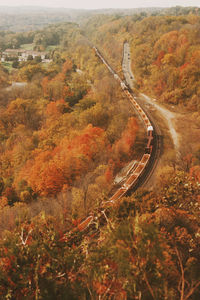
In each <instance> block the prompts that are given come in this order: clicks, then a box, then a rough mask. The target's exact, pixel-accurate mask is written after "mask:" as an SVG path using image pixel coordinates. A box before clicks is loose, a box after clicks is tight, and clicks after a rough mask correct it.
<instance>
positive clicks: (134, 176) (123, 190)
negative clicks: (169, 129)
mask: <svg viewBox="0 0 200 300" xmlns="http://www.w3.org/2000/svg"><path fill="white" fill-rule="evenodd" d="M93 49H94V51H95V53H96V55H97V56H98V57H99V58H100V59H101V61H102V62H103V63H104V64H105V66H106V67H107V68H108V70H109V71H110V73H111V74H112V75H113V76H114V78H115V80H117V81H118V82H119V84H120V86H121V88H122V90H123V92H124V94H125V96H126V97H127V98H128V99H129V101H130V103H131V104H132V106H133V108H134V110H135V111H136V112H137V114H138V116H139V117H140V119H141V120H142V121H143V124H144V127H145V129H146V134H147V144H146V147H145V149H144V154H143V156H142V158H141V160H140V161H137V162H136V163H135V165H134V169H133V170H132V171H131V172H130V173H129V175H128V176H127V177H126V180H125V182H124V183H123V184H122V185H121V186H120V187H119V188H118V189H117V191H116V192H115V193H114V194H113V195H112V196H111V197H110V199H109V200H108V201H106V202H105V203H103V205H102V209H103V210H102V213H103V212H104V209H105V208H106V207H109V206H110V205H112V204H114V203H115V202H117V200H119V199H120V198H121V197H122V196H124V195H125V194H127V192H128V191H129V190H130V189H132V188H133V187H134V186H135V185H136V184H137V183H138V180H139V179H140V178H141V176H142V175H143V173H144V171H145V170H146V169H147V167H148V164H149V162H150V159H151V156H152V151H153V147H154V138H155V137H154V127H153V124H152V123H151V121H150V119H149V118H148V116H147V114H146V113H145V111H144V110H143V109H142V108H141V106H140V105H139V104H138V102H137V101H136V99H135V98H134V96H132V94H131V93H130V91H129V88H128V86H127V85H126V83H125V82H124V81H123V80H122V79H121V78H120V77H119V75H118V74H116V73H115V72H114V70H113V69H112V68H111V66H110V65H109V64H108V63H107V61H106V60H105V59H104V57H103V56H102V54H101V53H100V51H99V50H98V49H97V48H96V47H95V46H94V47H93ZM93 222H94V216H93V215H92V214H91V215H89V216H88V217H87V218H85V219H84V220H82V222H80V224H79V225H78V226H77V227H76V228H75V229H74V230H73V232H76V231H79V232H82V231H85V230H86V229H88V228H89V227H90V226H91V224H93ZM68 237H69V235H67V236H66V235H64V236H63V238H62V239H61V240H62V241H67V240H68Z"/></svg>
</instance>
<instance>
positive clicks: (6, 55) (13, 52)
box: [1, 49, 51, 62]
mask: <svg viewBox="0 0 200 300" xmlns="http://www.w3.org/2000/svg"><path fill="white" fill-rule="evenodd" d="M47 54H48V53H47V52H38V51H32V50H23V49H6V50H5V51H4V52H2V53H1V61H6V60H12V58H15V57H17V58H18V61H27V60H28V58H29V57H33V59H34V58H36V57H38V56H39V57H41V60H42V62H50V61H51V60H50V59H47V58H46V57H47Z"/></svg>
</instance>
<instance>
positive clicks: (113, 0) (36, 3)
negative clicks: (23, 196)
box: [0, 0, 200, 9]
mask: <svg viewBox="0 0 200 300" xmlns="http://www.w3.org/2000/svg"><path fill="white" fill-rule="evenodd" d="M2 6H9V7H20V6H33V7H49V8H69V9H107V8H113V9H115V8H116V9H117V8H119V9H122V8H123V9H126V8H129V9H130V8H143V7H173V6H197V7H199V6H200V3H199V0H143V1H140V0H134V1H131V0H121V1H119V0H102V1H94V0H93V1H92V0H85V1H80V0H73V1H71V0H67V1H64V0H57V1H56V0H43V1H42V2H41V1H40V0H0V7H2Z"/></svg>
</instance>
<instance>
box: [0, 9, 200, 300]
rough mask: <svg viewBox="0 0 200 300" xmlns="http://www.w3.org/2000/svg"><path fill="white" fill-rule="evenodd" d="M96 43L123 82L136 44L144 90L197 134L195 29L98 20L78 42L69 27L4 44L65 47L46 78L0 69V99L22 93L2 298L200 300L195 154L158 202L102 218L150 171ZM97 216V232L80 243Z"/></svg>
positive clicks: (9, 161) (7, 188)
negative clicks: (125, 51) (125, 176)
mask: <svg viewBox="0 0 200 300" xmlns="http://www.w3.org/2000/svg"><path fill="white" fill-rule="evenodd" d="M181 11H182V10H181V9H178V8H177V9H176V12H177V14H179V13H181ZM189 11H191V10H189ZM192 12H194V11H193V10H192ZM86 36H87V37H89V39H91V40H92V41H93V42H94V43H95V45H97V46H99V47H100V49H101V50H102V52H103V53H104V54H105V56H106V58H107V59H108V60H109V62H111V64H112V66H113V67H114V68H115V70H116V71H117V72H118V73H119V74H122V73H121V55H122V48H123V42H124V41H125V40H126V39H127V40H129V41H130V44H131V51H132V56H133V71H134V73H135V76H136V88H137V89H140V90H143V91H147V92H148V93H149V94H151V95H154V96H156V97H158V98H159V100H160V101H163V102H167V103H169V104H179V103H180V104H184V105H186V107H187V108H189V109H192V110H193V111H194V112H195V114H196V115H195V116H196V117H195V118H196V122H197V123H198V117H199V107H200V106H199V51H200V50H199V49H200V48H199V36H200V35H199V17H198V16H196V15H186V16H185V15H184V16H162V17H160V16H151V17H146V14H144V13H143V14H138V15H132V16H128V17H122V16H116V15H115V16H109V15H98V16H95V17H93V18H91V19H90V20H87V22H86V23H85V25H84V27H82V28H81V29H80V27H79V26H77V25H76V24H72V23H67V24H58V25H51V26H48V27H47V28H45V29H42V30H37V31H34V32H33V31H32V32H26V33H15V34H13V33H12V32H10V33H9V34H8V35H7V36H6V34H5V33H4V32H1V34H0V37H1V41H2V43H4V44H3V46H2V47H7V46H8V45H10V46H12V45H14V47H16V48H17V47H19V46H20V45H21V44H23V43H34V45H35V47H36V49H37V50H45V49H46V47H47V46H49V45H54V46H55V45H56V46H58V47H57V49H54V51H52V53H51V57H52V61H51V62H50V63H49V64H47V65H43V64H42V63H40V62H39V61H37V60H30V61H27V62H23V63H21V64H20V65H19V67H18V69H16V70H15V71H14V72H12V73H11V74H8V72H6V71H5V69H4V68H3V67H1V69H0V84H1V86H2V87H5V86H6V85H8V83H9V81H12V80H17V81H18V80H19V81H23V82H24V83H25V84H24V86H23V87H21V88H12V89H10V90H9V89H8V90H7V89H2V93H1V96H0V100H1V102H0V142H1V143H0V237H1V239H0V297H1V298H2V299H144V300H149V299H156V300H157V299H173V300H175V299H181V300H186V299H192V300H196V299H198V297H199V292H200V272H199V268H198V265H199V260H200V257H199V247H200V239H199V238H200V233H199V200H200V192H199V191H200V188H199V187H200V183H199V182H200V150H199V145H196V149H195V151H193V152H192V151H191V153H187V154H186V155H182V157H181V162H179V164H177V162H176V161H175V160H173V159H171V160H169V161H168V162H167V164H166V165H164V171H163V172H161V175H160V179H159V180H158V181H157V182H158V183H157V186H156V189H155V190H153V191H147V190H144V189H140V190H139V191H137V192H136V193H135V194H134V195H132V196H130V197H126V198H123V199H121V200H120V201H118V202H117V203H115V205H114V206H105V205H104V203H105V201H107V200H109V196H110V194H111V192H112V191H113V189H115V187H113V179H114V177H115V175H116V174H117V173H118V172H119V170H121V169H122V168H123V167H124V166H125V165H126V164H127V163H128V162H129V161H130V160H132V159H133V157H134V158H135V159H137V158H139V157H141V155H142V154H143V151H144V143H145V139H144V132H143V129H142V126H141V124H140V121H139V120H138V119H137V117H136V116H135V115H134V113H133V111H132V110H131V107H130V106H129V103H128V101H127V99H125V98H124V96H123V93H122V91H121V88H120V87H119V85H118V83H117V82H116V81H115V80H114V78H113V77H112V76H111V75H110V74H109V72H108V71H107V69H106V68H105V66H104V65H103V64H102V63H101V62H100V61H99V59H98V57H96V56H95V53H94V51H93V50H92V47H91V44H90V43H88V40H87V38H86ZM6 39H7V40H6ZM14 42H16V44H13V43H14ZM9 43H10V44H9ZM169 156H170V155H169ZM158 176H159V174H158ZM89 213H90V214H92V215H93V221H92V224H91V225H90V229H89V230H86V231H83V232H81V231H80V230H77V226H78V225H79V224H80V223H81V220H83V219H84V218H85V216H87V215H88V214H89ZM79 228H80V227H79ZM63 237H64V238H63Z"/></svg>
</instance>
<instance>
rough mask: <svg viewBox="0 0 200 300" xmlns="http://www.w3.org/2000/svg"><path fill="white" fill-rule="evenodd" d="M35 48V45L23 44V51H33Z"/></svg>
mask: <svg viewBox="0 0 200 300" xmlns="http://www.w3.org/2000/svg"><path fill="white" fill-rule="evenodd" d="M33 47H34V44H33V43H32V44H23V45H21V49H24V50H33Z"/></svg>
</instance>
